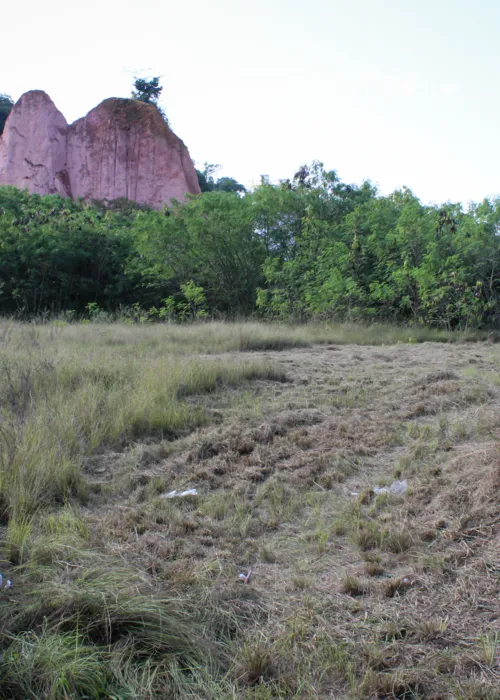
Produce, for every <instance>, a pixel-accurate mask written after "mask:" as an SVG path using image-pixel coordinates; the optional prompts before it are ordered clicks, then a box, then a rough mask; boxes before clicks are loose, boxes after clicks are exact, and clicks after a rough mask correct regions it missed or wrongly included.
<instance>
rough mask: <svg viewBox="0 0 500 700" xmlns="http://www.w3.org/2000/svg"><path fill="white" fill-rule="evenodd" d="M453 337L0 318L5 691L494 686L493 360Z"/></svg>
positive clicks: (198, 694) (391, 693)
mask: <svg viewBox="0 0 500 700" xmlns="http://www.w3.org/2000/svg"><path fill="white" fill-rule="evenodd" d="M234 201H239V200H236V199H235V200H234ZM64 206H67V204H64ZM75 212H76V213H75V216H84V215H85V210H84V209H81V210H80V213H78V209H77V208H75ZM105 216H107V215H105ZM113 216H115V215H114V214H113ZM21 225H23V226H24V225H25V224H21ZM101 321H102V318H101ZM464 339H466V336H464V335H463V334H455V333H451V332H443V331H425V330H424V329H422V330H419V333H418V335H415V333H414V331H413V329H411V330H404V329H401V328H391V327H382V326H370V327H369V328H366V327H361V326H353V325H349V324H344V325H300V326H296V327H287V326H284V325H277V324H257V323H254V324H243V323H242V324H223V323H198V324H192V325H188V324H186V325H180V324H171V323H165V324H154V325H153V324H151V325H135V324H133V325H132V324H126V323H125V324H124V323H122V324H106V323H104V322H100V323H98V322H92V323H79V324H76V323H75V324H66V323H62V322H61V321H54V322H52V323H45V324H23V323H19V322H7V321H3V322H2V323H0V398H1V423H0V455H1V461H0V518H1V521H0V522H1V525H0V528H1V537H0V562H1V563H0V571H1V572H2V575H3V586H4V587H3V588H2V590H0V647H1V649H0V651H1V655H0V698H3V699H5V700H7V699H8V700H25V699H26V698H50V699H53V700H67V699H68V698H81V699H83V698H85V699H89V698H92V699H93V698H96V699H97V698H120V700H122V699H126V698H129V699H130V700H132V699H136V698H138V699H141V700H153V699H159V698H166V697H169V698H200V699H212V700H225V699H227V700H229V699H231V698H233V699H235V698H242V699H243V698H247V699H248V700H250V699H254V700H270V699H271V698H286V699H289V698H303V699H309V698H339V699H340V698H351V700H355V699H358V698H366V699H372V698H373V699H375V698H400V699H402V698H405V699H410V698H413V699H417V698H429V699H433V700H440V699H442V700H452V699H453V698H458V699H459V700H494V698H497V697H498V687H499V683H500V626H499V619H500V603H499V601H500V596H499V593H500V578H499V568H498V555H499V550H498V541H499V534H500V520H499V518H498V492H499V488H500V451H499V446H500V443H499V438H500V432H499V428H500V424H499V416H500V380H499V376H500V375H499V369H500V351H499V346H498V345H497V344H491V343H488V342H483V343H470V342H469V343H463V342H460V341H462V340H464ZM417 341H422V342H417ZM423 341H427V342H423ZM429 341H453V342H439V343H438V342H429ZM277 351H279V352H277ZM394 480H399V481H401V480H406V483H407V491H406V493H404V494H403V495H393V494H390V493H380V494H378V495H377V494H376V493H375V492H374V491H373V488H374V487H384V486H390V485H391V484H392V482H393V481H394ZM192 489H195V491H192ZM173 491H177V493H179V492H181V493H182V492H184V491H189V492H190V493H188V494H187V495H185V496H179V495H177V496H176V495H175V494H172V492H173ZM250 572H251V574H250ZM240 574H242V575H243V577H245V578H242V577H240ZM7 579H9V580H10V581H12V583H13V585H12V587H9V588H5V584H6V581H7Z"/></svg>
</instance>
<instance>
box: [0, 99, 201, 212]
mask: <svg viewBox="0 0 500 700" xmlns="http://www.w3.org/2000/svg"><path fill="white" fill-rule="evenodd" d="M1 184H8V185H15V186H17V187H20V188H27V189H28V190H29V191H30V192H36V193H38V194H54V193H58V194H60V195H62V196H64V197H74V198H76V197H83V198H84V199H101V200H102V199H107V200H112V199H117V198H121V197H125V198H127V199H130V200H133V201H135V202H138V203H141V204H148V205H149V206H151V207H154V208H156V209H159V208H161V207H162V205H163V204H165V203H169V201H170V199H171V198H175V199H180V200H182V199H184V198H185V196H186V194H187V193H192V194H198V193H199V191H200V189H199V185H198V178H197V176H196V171H195V169H194V165H193V162H192V160H191V158H190V157H189V152H188V150H187V148H186V146H185V145H184V143H183V142H182V141H181V139H179V138H178V137H177V136H176V135H175V134H174V132H173V131H172V130H171V129H170V128H169V127H168V126H167V124H166V123H165V122H164V120H163V119H162V117H161V115H160V113H159V112H158V110H157V109H156V107H154V105H151V104H146V103H143V102H138V101H137V100H128V99H121V98H110V99H107V100H104V102H101V104H100V105H98V106H97V107H95V108H94V109H93V110H91V111H90V112H89V113H88V114H87V116H86V117H83V118H82V119H78V120H77V121H76V122H74V123H73V124H71V125H70V126H68V124H67V122H66V120H65V119H64V117H63V115H62V114H61V113H60V112H59V111H58V110H57V108H56V106H55V105H54V103H53V102H52V100H51V99H50V97H49V96H48V95H47V94H46V93H44V92H42V91H40V90H33V91H31V92H27V93H25V94H24V95H23V96H22V97H21V98H20V100H19V101H18V102H17V103H16V105H15V106H14V108H13V109H12V112H11V114H10V115H9V118H8V120H7V122H6V124H5V128H4V133H3V135H2V136H1V137H0V185H1Z"/></svg>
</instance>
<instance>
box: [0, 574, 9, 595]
mask: <svg viewBox="0 0 500 700" xmlns="http://www.w3.org/2000/svg"><path fill="white" fill-rule="evenodd" d="M9 588H12V581H11V580H10V578H8V579H7V581H6V582H5V584H4V582H3V576H2V574H0V590H2V591H7V590H8V589H9Z"/></svg>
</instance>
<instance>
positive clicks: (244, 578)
mask: <svg viewBox="0 0 500 700" xmlns="http://www.w3.org/2000/svg"><path fill="white" fill-rule="evenodd" d="M238 578H239V579H240V581H242V582H243V583H250V579H251V578H252V569H249V570H248V573H247V574H244V573H241V574H240V575H239V576H238Z"/></svg>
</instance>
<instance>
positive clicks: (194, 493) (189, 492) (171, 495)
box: [162, 489, 199, 498]
mask: <svg viewBox="0 0 500 700" xmlns="http://www.w3.org/2000/svg"><path fill="white" fill-rule="evenodd" d="M198 495H199V494H198V491H197V490H196V489H186V491H170V493H164V494H163V495H162V498H184V497H185V496H198Z"/></svg>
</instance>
